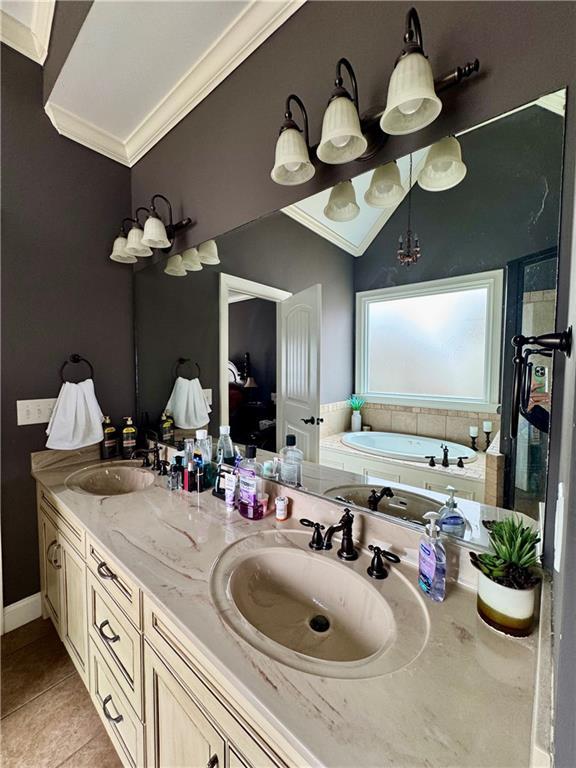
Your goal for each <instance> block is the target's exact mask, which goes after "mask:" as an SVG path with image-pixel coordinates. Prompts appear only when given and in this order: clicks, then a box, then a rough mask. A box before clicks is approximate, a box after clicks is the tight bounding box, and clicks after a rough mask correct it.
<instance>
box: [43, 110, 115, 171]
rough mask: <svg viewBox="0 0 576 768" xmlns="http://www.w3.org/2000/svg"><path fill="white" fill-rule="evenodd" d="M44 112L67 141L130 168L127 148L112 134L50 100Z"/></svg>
mask: <svg viewBox="0 0 576 768" xmlns="http://www.w3.org/2000/svg"><path fill="white" fill-rule="evenodd" d="M44 110H45V112H46V114H47V115H48V117H49V118H50V120H51V122H52V125H53V126H54V127H55V128H56V130H57V131H58V133H59V134H60V135H61V136H66V138H67V139H72V141H75V142H77V143H78V144H82V145H83V146H85V147H88V148H89V149H93V150H95V151H96V152H99V153H100V154H101V155H105V156H106V157H109V158H110V159H111V160H116V162H117V163H122V165H127V166H130V162H129V160H128V157H127V155H126V146H125V145H124V143H123V142H122V141H120V139H117V138H116V136H112V134H111V133H108V132H107V131H103V130H102V129H101V128H98V126H96V125H93V124H92V123H89V122H88V121H87V120H82V118H80V117H78V116H77V115H74V114H72V112H68V110H67V109H63V108H62V107H59V106H58V105H57V104H53V103H52V102H51V101H50V100H48V101H47V102H46V104H45V105H44Z"/></svg>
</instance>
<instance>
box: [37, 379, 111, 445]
mask: <svg viewBox="0 0 576 768" xmlns="http://www.w3.org/2000/svg"><path fill="white" fill-rule="evenodd" d="M103 419H104V414H103V413H102V411H101V410H100V406H99V405H98V400H97V399H96V393H95V392H94V382H93V381H92V379H86V381H81V382H80V383H79V384H73V383H72V382H70V381H65V382H64V384H62V386H61V388H60V393H59V394H58V400H57V401H56V405H55V406H54V410H53V411H52V416H51V417H50V422H49V423H48V429H47V430H46V434H47V435H48V440H47V441H46V447H47V448H54V449H56V450H60V451H71V450H75V449H76V448H84V447H85V446H86V445H94V444H95V443H99V442H100V441H101V440H103V439H104V430H103V429H102V421H103Z"/></svg>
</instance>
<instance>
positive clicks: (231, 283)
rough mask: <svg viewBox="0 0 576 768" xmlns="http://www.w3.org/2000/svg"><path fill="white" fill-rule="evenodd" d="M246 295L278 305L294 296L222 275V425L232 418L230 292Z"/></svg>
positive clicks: (220, 373)
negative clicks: (229, 390)
mask: <svg viewBox="0 0 576 768" xmlns="http://www.w3.org/2000/svg"><path fill="white" fill-rule="evenodd" d="M231 291H235V292H237V293H245V294H247V295H249V296H251V297H252V298H255V299H267V300H268V301H273V302H275V303H276V304H277V305H278V304H280V303H281V302H283V301H285V299H289V298H290V296H292V293H290V291H283V290H282V289H280V288H273V287H272V286H271V285H265V284H264V283H256V282H254V281H253V280H246V279H245V278H243V277H236V276H235V275H228V274H226V273H225V272H221V273H220V320H219V322H220V329H219V332H220V344H219V347H220V352H219V360H218V366H219V369H220V370H219V378H220V387H219V389H220V424H228V421H229V418H230V404H229V400H228V383H229V382H228V358H229V354H230V339H229V336H230V325H229V324H230V313H229V311H228V307H229V301H230V292H231ZM278 316H279V308H278V306H277V307H276V320H277V325H276V327H277V329H278V328H279V326H278V320H279V317H278ZM276 334H277V336H276V347H278V330H277V331H276ZM279 364H280V361H279V359H278V355H276V377H277V378H276V381H277V382H278V375H279Z"/></svg>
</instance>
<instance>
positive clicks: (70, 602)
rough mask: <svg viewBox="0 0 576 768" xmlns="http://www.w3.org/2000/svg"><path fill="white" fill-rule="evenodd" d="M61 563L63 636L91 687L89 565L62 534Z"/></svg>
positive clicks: (77, 666)
mask: <svg viewBox="0 0 576 768" xmlns="http://www.w3.org/2000/svg"><path fill="white" fill-rule="evenodd" d="M58 546H59V562H60V607H61V611H60V637H61V638H62V641H63V643H64V645H65V646H66V648H67V650H68V653H69V654H70V657H71V659H72V661H73V662H74V665H75V667H76V669H77V670H78V672H79V674H80V677H81V678H82V679H83V680H84V684H85V685H86V686H88V627H87V613H88V604H87V599H86V564H85V562H84V560H83V559H82V558H81V557H80V555H79V554H78V553H77V552H76V551H75V549H74V547H73V546H72V545H71V544H69V543H68V541H67V540H66V539H65V537H64V536H62V534H61V533H59V534H58Z"/></svg>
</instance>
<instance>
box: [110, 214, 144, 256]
mask: <svg viewBox="0 0 576 768" xmlns="http://www.w3.org/2000/svg"><path fill="white" fill-rule="evenodd" d="M127 221H133V219H123V221H122V224H121V225H120V233H119V234H118V237H117V238H116V239H115V240H114V245H113V246H112V253H111V254H110V258H111V259H112V261H116V262H118V263H119V264H135V263H136V262H137V261H138V259H137V258H136V256H131V255H130V254H129V253H128V252H127V251H126V244H127V242H128V241H127V239H126V230H125V229H124V223H125V222H127Z"/></svg>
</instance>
